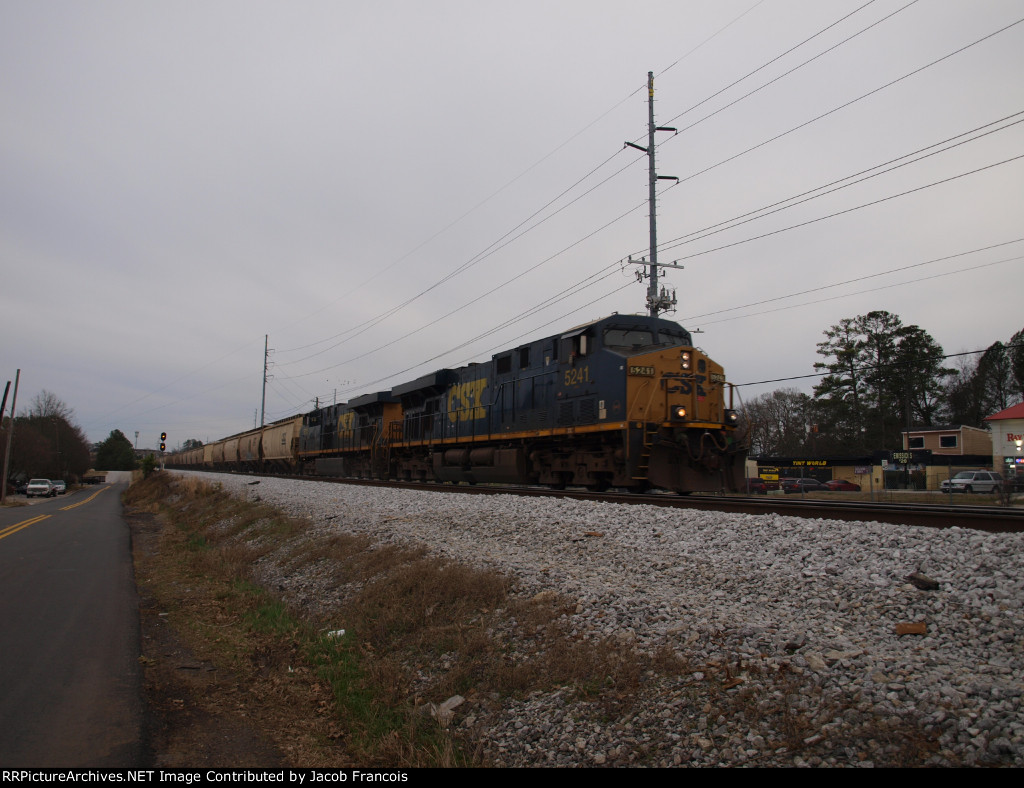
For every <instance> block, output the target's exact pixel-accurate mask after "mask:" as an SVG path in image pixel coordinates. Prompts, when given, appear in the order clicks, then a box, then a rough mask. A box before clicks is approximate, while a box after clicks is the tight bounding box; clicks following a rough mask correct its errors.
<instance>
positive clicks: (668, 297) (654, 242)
mask: <svg viewBox="0 0 1024 788" xmlns="http://www.w3.org/2000/svg"><path fill="white" fill-rule="evenodd" d="M656 131H671V132H673V133H675V132H677V131H678V129H675V128H672V127H671V126H655V125H654V72H653V71H648V72H647V147H646V148H645V147H643V146H642V145H637V144H636V143H633V142H628V141H627V142H626V143H625V144H624V145H623V147H627V148H636V149H637V150H639V151H643V152H644V153H646V154H647V158H648V171H649V175H648V201H649V203H650V210H651V221H650V225H651V227H650V236H651V240H650V243H651V248H650V260H645V259H640V260H634V259H633V258H632V257H630V258H629V262H630V263H631V264H633V265H645V266H647V273H646V274H643V273H639V272H638V273H637V278H638V279H643V277H644V276H646V277H647V278H648V279H649V280H650V285H648V287H647V310H648V314H650V316H651V317H657V316H658V313H659V312H668V311H670V310H673V309H675V305H676V294H675V291H674V290H673V291H671V292H669V291H668V290H667V289H666V288H665V287H662V288H661V290H660V292H659V290H658V266H661V267H662V268H682V267H683V266H681V265H677V264H676V263H659V262H658V209H657V194H656V192H655V187H656V185H657V183H658V181H660V180H662V181H676V182H677V183H678V181H679V178H677V177H676V176H674V175H658V174H657V171H656V169H655V167H654V132H656Z"/></svg>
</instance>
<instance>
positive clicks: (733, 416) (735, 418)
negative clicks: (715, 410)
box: [725, 410, 740, 424]
mask: <svg viewBox="0 0 1024 788" xmlns="http://www.w3.org/2000/svg"><path fill="white" fill-rule="evenodd" d="M739 421H740V416H739V414H738V413H737V412H736V411H734V410H727V411H726V412H725V423H726V424H738V423H739Z"/></svg>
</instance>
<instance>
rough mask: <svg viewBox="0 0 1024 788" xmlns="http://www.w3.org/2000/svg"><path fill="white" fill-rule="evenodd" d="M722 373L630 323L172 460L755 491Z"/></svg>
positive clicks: (589, 329) (315, 471)
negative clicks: (749, 482) (746, 484)
mask: <svg viewBox="0 0 1024 788" xmlns="http://www.w3.org/2000/svg"><path fill="white" fill-rule="evenodd" d="M733 396H734V388H733V385H732V384H730V383H729V382H727V380H726V376H725V373H724V371H723V369H722V367H721V366H720V365H719V364H717V363H715V362H714V361H713V360H712V359H711V358H709V357H708V356H707V355H705V354H704V352H703V351H702V350H700V349H699V348H696V347H694V346H693V341H692V338H691V336H690V333H689V332H688V331H686V330H685V329H684V328H682V327H681V326H680V325H678V324H677V323H673V322H671V321H668V320H664V319H661V318H656V317H646V316H639V315H619V314H615V315H612V316H610V317H606V318H603V319H601V320H596V321H593V322H590V323H586V324H584V325H580V326H576V327H575V328H572V329H570V330H568V331H566V332H564V333H561V334H556V335H554V336H549V337H546V338H544V339H539V340H536V341H534V342H529V343H527V344H524V345H521V346H519V347H517V348H514V349H511V350H506V351H503V352H501V353H497V354H495V355H494V356H492V357H491V359H490V361H486V362H483V363H473V364H469V365H468V366H465V367H459V368H456V369H439V370H437V371H435V372H432V373H430V374H429V375H424V376H423V377H420V378H417V379H416V380H412V381H409V382H408V383H403V384H401V385H398V386H395V387H394V388H392V389H390V390H388V391H379V392H376V393H372V394H366V395H364V396H361V397H356V398H355V399H352V400H350V401H349V402H346V403H344V404H337V405H329V406H326V407H322V408H318V409H316V410H313V411H311V412H310V413H306V414H303V415H301V416H294V417H292V418H289V419H284V420H281V421H278V422H275V423H273V424H270V425H268V426H266V427H264V428H263V429H256V430H251V431H248V432H245V433H241V434H239V435H233V436H231V437H229V438H225V439H224V440H221V441H218V442H217V443H213V444H209V445H207V446H204V447H202V448H200V449H194V450H192V451H188V452H181V453H178V454H173V455H170V456H169V457H168V458H167V464H168V465H169V466H170V467H182V468H195V469H209V470H232V471H250V472H256V471H268V472H270V471H279V472H294V473H302V474H308V475H320V476H350V477H363V478H380V479H389V478H390V479H404V480H424V481H445V482H453V483H460V482H463V483H469V484H475V483H478V482H479V483H508V484H538V485H547V486H550V487H554V488H562V487H565V486H567V485H573V486H585V487H587V488H588V489H591V490H604V489H606V488H608V487H623V488H628V489H630V490H635V491H641V490H646V489H649V488H652V487H653V488H662V489H666V490H673V491H675V492H678V493H684V494H685V493H690V492H697V491H704V492H721V491H736V492H738V491H741V490H743V489H745V487H744V480H745V476H746V474H745V459H746V452H747V446H746V441H745V439H744V438H743V436H742V435H741V434H740V428H739V424H738V422H739V419H738V415H737V411H736V410H735V409H734V406H733Z"/></svg>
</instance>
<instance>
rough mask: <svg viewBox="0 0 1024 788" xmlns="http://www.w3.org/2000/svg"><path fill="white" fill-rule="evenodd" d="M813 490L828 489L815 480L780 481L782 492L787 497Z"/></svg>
mask: <svg viewBox="0 0 1024 788" xmlns="http://www.w3.org/2000/svg"><path fill="white" fill-rule="evenodd" d="M814 490H828V487H826V486H825V485H824V484H822V483H821V482H819V481H818V480H817V479H783V480H782V492H784V493H786V494H787V495H789V494H790V493H805V492H812V491H814Z"/></svg>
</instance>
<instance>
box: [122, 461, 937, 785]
mask: <svg viewBox="0 0 1024 788" xmlns="http://www.w3.org/2000/svg"><path fill="white" fill-rule="evenodd" d="M126 498H127V502H128V503H129V504H130V505H132V506H136V507H142V508H145V509H147V510H149V511H154V512H155V511H159V512H161V516H162V517H163V518H164V520H165V521H166V522H167V523H169V524H171V526H172V527H171V528H168V529H165V530H166V531H167V532H168V533H169V534H172V535H173V537H174V538H173V539H170V540H169V541H168V542H167V544H168V549H169V550H172V551H173V552H172V554H171V556H169V558H170V559H171V560H169V561H167V562H165V569H164V573H163V575H162V576H161V577H160V578H159V579H158V581H157V582H158V584H159V585H161V586H162V588H163V589H164V591H163V593H164V594H165V598H166V599H167V600H168V601H169V603H170V604H174V602H175V600H177V602H178V604H179V605H180V606H182V607H183V608H184V607H187V609H188V611H189V615H190V616H191V620H190V621H188V622H187V627H188V629H189V631H190V632H192V633H193V636H194V641H195V644H196V645H197V646H198V647H199V648H201V649H202V650H203V652H204V654H205V655H206V657H207V658H208V659H211V660H213V661H215V662H216V663H217V664H220V665H224V666H228V667H230V668H232V669H234V670H237V671H238V673H239V675H248V676H253V675H255V676H256V677H257V679H259V680H264V679H265V680H266V681H267V682H268V683H267V687H268V689H266V690H265V691H264V695H265V697H266V700H267V702H268V703H285V704H290V705H291V706H292V707H295V708H302V707H306V708H308V716H309V720H310V722H309V724H308V725H306V726H301V725H298V726H297V725H296V724H295V723H291V724H290V727H288V726H286V727H285V728H284V729H283V730H280V731H277V732H276V733H275V732H274V731H273V730H271V729H272V728H273V725H272V720H270V719H269V717H268V723H267V725H268V730H270V733H269V735H270V736H271V737H275V736H276V737H277V739H276V740H278V741H279V742H280V746H281V748H282V749H283V750H284V751H286V752H290V753H299V755H297V756H296V758H297V760H296V761H295V762H296V763H302V764H303V765H325V764H334V765H348V764H353V763H358V764H360V765H363V766H373V765H381V766H383V765H390V766H396V765H398V766H410V767H411V766H456V765H473V764H476V763H479V762H480V761H479V756H478V755H476V750H475V749H474V743H473V742H470V741H463V740H460V739H459V738H457V737H456V736H454V734H453V732H452V731H453V730H461V729H460V728H458V726H454V727H449V726H447V725H445V724H442V723H440V722H439V721H438V720H437V719H435V717H434V716H432V714H431V709H432V708H435V707H436V706H437V705H439V704H441V703H442V702H443V701H445V700H446V699H448V698H450V697H452V696H454V695H461V696H463V697H465V698H466V699H467V700H468V701H469V703H468V704H466V706H465V707H462V708H463V709H465V708H472V709H473V714H474V715H475V716H477V717H478V718H480V719H483V718H486V717H487V715H488V714H500V709H501V707H502V705H503V704H504V703H506V701H507V700H509V699H515V698H525V697H526V696H528V695H531V694H532V693H537V692H540V693H544V692H551V691H555V690H559V691H561V692H562V694H563V696H566V697H569V698H572V699H574V700H575V701H577V702H579V703H580V704H581V708H583V707H585V708H586V709H587V710H588V711H587V713H590V714H593V715H595V719H599V720H606V721H614V720H625V719H630V718H632V716H633V715H641V716H642V714H643V708H642V705H643V703H644V701H645V699H646V700H650V699H651V698H652V697H663V696H664V695H665V694H670V695H673V696H677V697H678V698H679V699H680V703H682V705H683V707H685V708H688V709H696V710H699V714H701V715H703V716H705V717H707V718H708V719H710V720H713V721H722V722H719V723H718V724H728V725H729V726H730V727H732V728H737V726H738V728H739V729H743V728H746V729H748V730H750V731H752V732H755V733H757V732H760V734H761V735H762V736H763V738H764V739H765V749H764V752H765V753H766V755H765V757H766V758H776V757H778V758H781V759H783V760H784V759H785V758H786V757H787V756H789V757H791V756H792V754H795V753H805V754H808V755H809V756H810V755H811V754H824V753H826V752H827V753H832V754H833V755H834V754H835V753H836V752H839V753H842V754H843V757H844V758H845V759H847V760H848V761H850V762H853V761H856V760H858V759H861V758H865V759H866V758H868V757H869V756H868V753H869V752H872V753H877V752H878V751H879V750H880V749H881V750H884V751H885V752H886V753H888V755H887V756H886V758H885V764H886V765H917V764H920V763H923V762H924V761H925V760H926V759H927V758H928V757H929V756H930V755H931V754H933V753H934V752H935V751H936V749H937V748H936V747H935V745H934V743H933V741H932V740H931V739H930V738H929V737H927V736H924V735H922V734H921V732H920V731H919V730H917V729H916V728H915V727H914V725H912V724H911V723H909V722H903V721H901V720H894V719H886V720H876V719H871V720H870V721H869V722H861V723H859V724H858V725H854V726H851V725H846V724H844V725H836V724H833V723H834V721H835V720H837V719H843V718H844V715H845V714H847V713H848V712H849V711H850V709H851V708H852V705H853V700H851V699H844V700H836V699H834V698H832V699H828V698H826V696H825V695H824V694H823V693H822V691H821V690H820V688H818V687H816V686H814V685H813V683H809V682H808V679H807V678H806V677H801V676H795V675H793V674H791V673H788V672H787V671H786V670H777V669H769V668H765V667H764V663H763V662H762V661H760V660H758V659H753V660H751V659H750V657H749V655H748V656H747V657H745V658H739V657H736V656H731V655H727V654H723V655H722V657H721V658H720V659H719V660H717V661H714V662H713V663H712V664H701V665H691V664H690V663H689V662H688V661H687V659H686V658H685V657H684V656H682V655H681V654H680V653H679V652H677V651H675V650H673V649H671V648H669V647H667V646H666V647H664V648H662V649H660V650H659V651H657V652H655V653H653V654H648V653H641V652H639V651H638V650H636V649H634V648H633V647H632V645H631V643H630V642H629V641H626V640H618V639H612V638H610V639H605V640H594V639H585V638H583V637H582V636H579V635H573V634H571V632H572V630H571V629H570V622H571V620H572V617H573V613H574V605H573V606H570V605H569V604H568V602H567V600H565V599H563V598H561V597H559V596H558V595H557V594H556V593H554V592H543V593H541V594H537V595H535V596H527V595H525V594H524V593H523V592H522V591H521V590H520V589H518V588H517V587H516V586H515V584H514V582H513V581H512V580H511V579H510V578H508V577H506V576H504V575H502V574H499V573H497V572H493V571H484V570H480V569H475V568H471V567H467V566H462V565H458V564H455V563H452V562H450V561H446V560H443V559H440V558H438V557H436V556H433V555H431V554H429V553H428V552H427V551H426V550H425V549H422V548H415V547H403V546H397V545H377V544H374V543H373V542H372V541H371V540H370V539H369V538H367V537H366V536H362V535H355V534H348V533H344V532H340V531H334V532H332V533H330V534H328V535H325V534H324V533H323V532H322V531H319V530H318V531H316V532H314V531H313V530H312V529H311V528H310V525H309V523H306V522H303V521H301V520H295V519H291V518H287V517H283V516H282V515H281V514H280V513H279V512H276V511H274V510H273V509H271V508H270V507H267V506H265V505H264V504H262V503H260V502H258V501H257V502H252V501H249V502H246V501H242V500H239V499H236V498H232V497H230V496H228V495H227V494H226V493H224V492H223V491H222V490H220V489H218V487H217V486H216V485H214V486H211V485H208V484H205V483H203V482H201V481H199V480H197V479H195V478H191V477H190V478H180V477H172V476H170V475H168V474H154V475H153V476H151V477H150V479H148V480H146V481H144V482H141V483H139V484H136V485H133V486H132V487H131V489H130V490H129V492H128V494H127V496H126ZM267 564H273V565H274V566H276V567H278V572H279V574H280V576H281V577H285V578H287V577H291V576H299V575H303V574H305V575H309V574H311V573H312V572H311V570H313V569H315V570H316V572H315V573H316V574H317V575H318V577H319V578H320V581H321V583H322V584H323V586H324V587H325V588H327V589H329V591H330V594H329V596H330V599H329V600H326V601H325V600H321V599H319V597H318V598H317V600H316V601H317V602H318V603H320V602H322V603H323V604H318V605H314V604H312V603H310V602H309V601H308V600H307V601H305V602H303V601H302V600H301V599H300V598H299V595H297V594H294V593H291V592H290V591H289V588H288V586H287V584H286V583H285V584H278V583H273V584H272V585H273V586H274V587H273V588H264V587H260V585H258V583H257V580H256V579H257V576H258V574H259V573H258V572H257V571H256V568H257V567H259V566H261V565H263V566H264V567H265V566H266V565H267ZM300 569H301V570H302V571H301V572H300ZM197 598H198V600H199V601H198V602H197V601H196V600H197ZM339 620H341V621H343V622H344V627H345V630H346V632H345V635H344V637H341V638H338V637H331V636H329V635H327V634H326V633H327V632H328V631H330V630H333V629H335V628H336V627H337V622H338V621H339ZM695 671H700V674H699V675H700V678H694V672H695ZM283 677H285V678H283ZM299 685H301V687H304V688H305V689H304V691H303V692H304V694H303V692H300V691H299V689H300V686H299ZM460 713H461V712H460ZM253 714H254V717H255V716H258V715H256V713H255V712H253ZM270 716H272V715H270ZM683 732H684V733H687V734H688V735H697V734H696V733H693V732H688V731H683ZM667 733H668V731H666V730H664V729H663V726H660V728H659V727H654V728H652V730H651V745H650V752H649V754H648V755H644V756H643V757H641V758H640V759H639V760H637V761H636V762H637V763H642V762H651V763H654V762H657V757H658V756H657V755H656V753H657V751H658V748H659V747H666V748H668V747H671V746H672V745H671V742H669V739H668V738H667ZM701 735H703V734H701ZM659 736H666V738H665V739H664V740H663V741H659V740H658V737H659ZM645 746H646V745H645ZM780 753H783V754H782V755H779V754H780ZM644 758H647V760H646V761H645V760H644ZM875 759H876V762H877V754H876V755H875Z"/></svg>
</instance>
